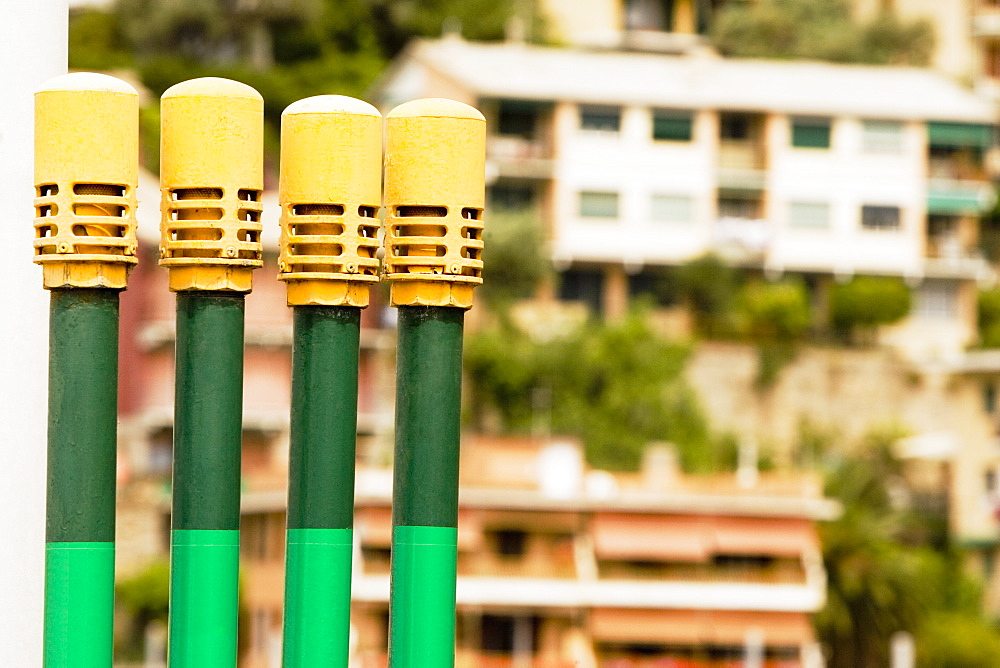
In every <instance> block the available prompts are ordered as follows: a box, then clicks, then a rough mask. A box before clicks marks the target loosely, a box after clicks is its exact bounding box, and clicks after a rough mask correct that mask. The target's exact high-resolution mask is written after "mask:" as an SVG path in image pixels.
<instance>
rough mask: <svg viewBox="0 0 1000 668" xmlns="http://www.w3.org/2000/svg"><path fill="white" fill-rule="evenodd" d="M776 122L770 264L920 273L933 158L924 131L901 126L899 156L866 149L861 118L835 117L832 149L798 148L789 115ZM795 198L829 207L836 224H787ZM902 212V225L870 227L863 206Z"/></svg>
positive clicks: (770, 186)
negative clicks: (815, 227) (928, 154)
mask: <svg viewBox="0 0 1000 668" xmlns="http://www.w3.org/2000/svg"><path fill="white" fill-rule="evenodd" d="M773 120H774V122H772V123H771V124H770V125H771V131H770V133H771V136H770V137H769V139H770V142H769V144H770V167H771V170H770V174H769V177H768V178H769V181H768V190H769V211H768V218H769V219H770V220H772V221H773V222H774V223H775V225H776V226H777V234H776V236H775V243H774V245H773V246H772V248H771V251H770V253H769V254H768V264H769V266H773V267H782V268H788V269H799V270H810V269H811V270H820V271H836V272H842V273H866V272H874V273H894V274H904V275H919V273H920V272H921V269H922V265H923V254H924V244H923V239H924V236H925V225H926V223H925V218H926V197H927V194H926V174H925V165H926V162H927V158H926V155H925V152H926V138H925V130H924V129H923V127H922V126H921V125H920V124H917V123H909V124H906V125H905V126H904V127H903V138H902V147H901V150H900V152H899V153H897V154H885V153H880V154H874V153H866V152H865V151H864V150H863V146H862V127H863V121H862V120H861V119H858V118H839V119H834V121H833V125H832V128H831V142H830V148H829V149H815V148H794V147H792V142H791V119H789V118H788V117H786V116H777V117H775V118H774V119H773ZM792 201H823V202H828V203H829V204H830V218H831V220H830V226H829V228H827V229H825V230H824V229H820V230H810V229H802V228H794V227H791V226H789V225H788V205H789V203H790V202H792ZM865 204H869V205H892V206H898V207H900V209H901V224H900V227H899V229H898V230H866V229H864V228H862V226H861V220H860V216H861V207H862V205H865Z"/></svg>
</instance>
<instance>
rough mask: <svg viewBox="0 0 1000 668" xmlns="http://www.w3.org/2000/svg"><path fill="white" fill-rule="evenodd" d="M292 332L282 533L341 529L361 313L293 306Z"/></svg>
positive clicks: (348, 509)
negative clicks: (285, 524) (285, 511)
mask: <svg viewBox="0 0 1000 668" xmlns="http://www.w3.org/2000/svg"><path fill="white" fill-rule="evenodd" d="M294 327H295V331H294V346H293V349H292V417H291V434H290V438H291V445H290V454H289V456H290V462H289V472H288V480H289V482H288V528H289V529H349V528H351V527H352V526H353V522H354V453H355V443H356V440H357V431H358V347H359V343H360V337H361V309H360V308H358V307H354V306H296V307H295V309H294Z"/></svg>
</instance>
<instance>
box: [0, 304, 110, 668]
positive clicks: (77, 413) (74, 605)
mask: <svg viewBox="0 0 1000 668" xmlns="http://www.w3.org/2000/svg"><path fill="white" fill-rule="evenodd" d="M117 412H118V291H117V290H108V289H84V288H74V289H66V290H52V291H51V295H50V311H49V431H48V472H47V475H48V485H47V494H46V497H47V498H46V514H45V541H46V546H45V617H44V619H45V621H44V636H43V646H44V658H43V665H45V666H46V667H47V668H49V667H55V666H58V667H59V668H67V667H68V668H83V667H84V666H87V667H90V666H95V667H106V666H110V665H111V651H112V619H113V612H114V564H115V545H114V540H115V464H116V449H117V447H116V446H117V438H116V429H117V417H118V413H117ZM8 445H11V446H12V445H13V444H8Z"/></svg>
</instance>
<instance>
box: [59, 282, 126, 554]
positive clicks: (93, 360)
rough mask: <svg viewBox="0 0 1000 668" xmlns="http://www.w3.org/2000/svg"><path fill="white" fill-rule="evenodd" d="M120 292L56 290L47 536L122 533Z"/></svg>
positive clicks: (107, 537) (87, 538) (101, 537)
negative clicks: (118, 477)
mask: <svg viewBox="0 0 1000 668" xmlns="http://www.w3.org/2000/svg"><path fill="white" fill-rule="evenodd" d="M117 411H118V291H117V290H107V289H93V290H91V289H80V288H74V289H68V290H52V294H51V302H50V311H49V435H48V492H47V499H46V518H45V540H46V541H47V542H66V541H83V542H93V541H97V542H112V541H114V539H115V461H116V428H117V423H118V412H117Z"/></svg>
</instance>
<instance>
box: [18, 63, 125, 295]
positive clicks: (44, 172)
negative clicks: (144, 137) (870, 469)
mask: <svg viewBox="0 0 1000 668" xmlns="http://www.w3.org/2000/svg"><path fill="white" fill-rule="evenodd" d="M138 172H139V96H138V94H137V93H136V91H135V89H134V88H132V86H130V85H128V84H127V83H125V82H124V81H121V80H120V79H116V78H114V77H109V76H107V75H104V74H94V73H90V72H75V73H73V74H64V75H62V76H58V77H55V78H54V79H49V80H48V81H47V82H45V83H44V84H43V85H42V87H41V88H39V89H38V91H36V93H35V223H34V225H35V240H34V247H35V262H36V263H38V264H40V265H42V274H43V279H42V280H43V285H44V286H45V287H46V288H48V289H52V288H112V289H123V288H125V285H126V282H127V281H128V274H129V271H131V269H132V267H133V265H135V263H136V235H135V207H136V195H135V192H136V187H137V186H138V178H139V177H138Z"/></svg>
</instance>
